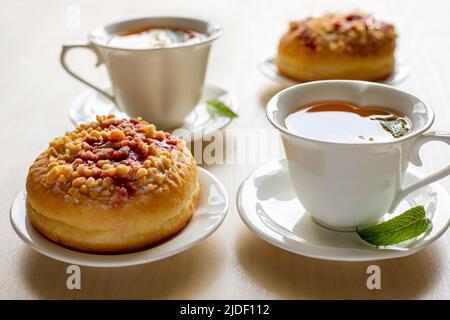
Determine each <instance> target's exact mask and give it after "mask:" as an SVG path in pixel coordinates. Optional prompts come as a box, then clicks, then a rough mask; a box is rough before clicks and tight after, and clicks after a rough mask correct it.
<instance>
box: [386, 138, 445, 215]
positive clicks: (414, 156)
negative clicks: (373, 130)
mask: <svg viewBox="0 0 450 320" xmlns="http://www.w3.org/2000/svg"><path fill="white" fill-rule="evenodd" d="M430 141H442V142H445V143H447V144H448V145H449V146H450V133H445V132H428V133H426V134H423V135H422V136H420V137H419V139H418V140H417V141H416V142H415V143H414V144H413V145H412V147H411V155H410V159H409V161H410V162H411V163H412V164H414V165H416V166H419V167H420V166H422V160H421V159H420V156H419V151H420V148H421V147H422V146H423V145H424V144H425V143H427V142H430ZM449 174H450V165H448V166H447V167H445V168H443V169H441V170H439V171H437V172H435V173H433V174H431V175H429V176H428V177H425V178H423V179H421V180H419V181H417V182H416V183H413V184H412V185H410V186H408V187H407V188H405V189H402V188H400V190H399V191H398V193H397V196H396V197H395V199H394V201H393V202H392V204H391V207H390V209H389V212H393V211H394V210H395V208H396V207H397V206H398V204H399V203H400V201H402V200H403V198H405V197H406V196H407V195H408V194H410V193H411V192H413V191H415V190H417V189H419V188H422V187H423V186H426V185H427V184H430V183H433V182H435V181H437V180H440V179H442V178H444V177H446V176H448V175H449Z"/></svg>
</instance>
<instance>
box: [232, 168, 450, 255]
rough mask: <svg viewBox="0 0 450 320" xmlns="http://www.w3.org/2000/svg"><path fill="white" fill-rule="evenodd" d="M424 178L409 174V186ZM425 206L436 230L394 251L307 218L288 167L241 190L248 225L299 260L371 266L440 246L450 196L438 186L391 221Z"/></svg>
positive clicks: (264, 173)
mask: <svg viewBox="0 0 450 320" xmlns="http://www.w3.org/2000/svg"><path fill="white" fill-rule="evenodd" d="M422 176H423V174H421V173H420V172H419V171H417V170H413V169H411V168H410V169H408V171H407V173H406V175H405V181H404V184H405V185H409V184H411V183H413V182H415V181H417V180H419V179H420V178H421V177H422ZM417 205H423V206H424V207H425V210H426V212H427V217H428V218H429V219H431V220H432V222H433V229H432V230H431V232H429V233H428V234H426V235H424V236H419V237H418V238H417V239H414V240H411V241H408V242H405V243H403V244H399V245H396V246H393V247H386V248H375V247H373V246H371V245H369V244H367V243H365V242H364V241H363V240H361V239H360V238H359V236H358V234H357V233H356V232H340V231H334V230H331V229H327V228H325V227H322V226H321V225H319V224H318V223H316V222H314V220H313V219H312V218H311V216H310V215H309V214H308V213H307V212H305V209H304V208H303V206H302V204H301V203H300V202H299V200H298V199H297V197H296V196H295V193H294V190H293V189H292V187H291V182H290V179H289V174H288V171H287V161H286V160H280V161H276V162H270V163H267V164H265V165H263V166H261V167H260V168H258V169H257V170H255V171H254V172H253V173H252V174H250V176H249V177H248V178H247V179H246V180H245V181H244V182H243V183H242V184H241V186H240V188H239V191H238V194H237V207H238V211H239V214H240V216H241V218H242V220H243V221H244V223H245V224H246V225H247V227H249V228H250V229H251V230H252V231H253V232H255V233H256V234H257V235H258V236H260V237H261V238H263V239H264V240H266V241H267V242H269V243H271V244H273V245H275V246H277V247H280V248H282V249H285V250H287V251H291V252H293V253H296V254H300V255H304V256H309V257H314V258H319V259H325V260H337V261H368V260H381V259H390V258H398V257H403V256H408V255H411V254H413V253H416V252H418V251H419V250H421V249H423V248H425V247H426V246H428V245H430V244H431V243H432V242H434V241H435V240H437V239H438V238H439V237H440V236H441V235H442V234H443V233H444V232H445V231H446V230H447V228H448V226H449V224H450V215H449V214H448V208H449V207H450V196H449V194H448V193H447V192H446V191H445V190H444V188H442V187H441V186H440V185H439V184H437V183H433V184H431V185H429V186H426V187H423V188H421V189H419V190H417V191H416V192H414V193H412V194H411V195H409V196H407V197H406V198H405V199H404V200H403V201H402V202H401V203H400V204H399V206H398V207H397V209H396V211H395V213H394V214H392V215H391V214H386V215H385V217H384V218H385V219H386V220H388V219H391V218H392V217H394V216H395V215H397V214H400V213H402V212H404V211H406V210H407V209H410V208H412V207H415V206H417Z"/></svg>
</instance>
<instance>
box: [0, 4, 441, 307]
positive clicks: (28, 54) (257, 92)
mask: <svg viewBox="0 0 450 320" xmlns="http://www.w3.org/2000/svg"><path fill="white" fill-rule="evenodd" d="M336 2H338V3H339V4H336ZM352 8H361V9H366V10H370V11H373V12H375V13H376V14H377V15H378V16H380V17H383V18H386V19H388V20H391V21H393V22H395V24H396V25H397V27H398V30H399V33H400V40H399V42H400V50H401V51H400V53H401V57H402V58H403V59H405V60H407V61H408V62H409V64H410V66H411V68H412V73H411V75H410V77H409V78H408V79H407V80H406V81H405V82H403V83H402V84H401V85H399V87H401V88H404V89H406V90H408V91H410V92H413V93H415V94H416V95H418V96H419V97H421V98H422V99H423V100H424V101H426V102H428V103H429V104H430V105H431V106H433V107H434V108H435V110H436V115H437V117H436V121H435V124H434V126H433V129H434V130H442V131H450V90H449V88H450V85H449V84H450V59H449V58H448V57H449V56H450V19H448V11H449V10H450V7H449V5H448V2H447V1H444V0H442V1H435V0H428V1H406V0H405V1H387V0H386V1H380V0H371V1H333V2H331V1H301V0H299V1H283V0H279V1H272V0H264V1H261V0H255V1H207V0H204V1H175V0H166V1H156V0H155V1H127V2H123V1H106V0H102V1H95V2H93V1H78V0H71V1H44V0H42V1H17V0H14V1H13V0H2V1H1V2H0V48H1V50H0V57H1V59H0V70H1V73H0V97H1V102H0V137H1V149H0V152H1V157H0V178H1V180H0V181H1V187H2V188H1V191H0V200H1V201H0V213H1V215H0V246H1V250H0V298H3V299H5V298H8V299H43V298H44V299H45V298H55V299H91V298H106V299H116V298H125V299H127V298H142V299H181V298H185V299H191V298H192V299H231V298H236V299H245V298H247V299H257V298H262V299H314V298H315V299H330V298H340V299H357V298H369V299H380V298H388V299H390V298H400V299H429V298H447V299H449V298H450V255H449V251H450V244H449V240H450V239H449V233H446V234H445V235H444V236H443V237H442V238H441V239H439V240H438V241H437V242H435V243H434V244H433V245H431V246H430V247H428V248H426V249H425V250H423V251H421V252H419V253H417V254H415V255H413V256H410V257H406V258H401V259H395V260H386V261H379V262H377V263H376V264H378V265H379V266H380V268H381V272H382V273H381V275H382V278H381V280H382V288H381V290H368V289H367V287H366V279H367V276H368V275H367V274H366V268H367V267H368V266H369V265H370V264H372V263H370V262H369V263H368V262H364V263H341V262H329V261H323V260H318V259H312V258H307V257H303V256H299V255H295V254H292V253H289V252H286V251H283V250H281V249H279V248H277V247H274V246H272V245H270V244H268V243H266V242H265V241H263V240H261V239H260V238H258V237H257V236H256V235H255V234H253V233H252V232H251V231H249V229H247V227H246V226H245V225H244V224H243V223H242V221H241V219H240V218H239V215H238V213H237V210H236V206H235V197H236V192H237V189H238V187H239V185H240V183H241V182H242V180H243V179H244V178H245V177H246V176H247V175H248V173H249V172H250V171H251V170H252V169H254V168H256V167H258V166H259V165H261V163H253V164H240V165H232V164H224V165H211V166H208V167H207V169H208V170H210V171H211V172H212V173H213V174H215V175H216V176H217V177H218V178H219V179H220V180H221V181H222V182H223V183H224V184H225V186H226V188H227V191H228V195H229V198H230V209H229V212H228V216H227V218H226V220H225V222H224V223H223V225H222V226H221V227H220V228H219V229H218V230H217V232H215V233H214V234H213V235H212V236H211V237H209V238H208V239H207V240H205V241H203V242H202V243H201V244H199V245H197V246H196V247H194V248H192V249H190V250H188V251H185V252H183V253H181V254H178V255H176V256H173V257H170V258H167V259H164V260H162V261H159V262H155V263H151V264H146V265H141V266H136V267H127V268H113V269H107V268H105V269H102V268H88V267H82V268H81V270H82V272H81V275H82V289H81V290H72V291H71V290H68V289H67V288H66V279H67V274H66V268H67V264H65V263H62V262H58V261H55V260H52V259H50V258H47V257H45V256H43V255H40V254H38V253H36V252H35V251H33V250H32V249H30V248H29V247H27V246H26V245H25V244H24V243H23V242H22V241H21V240H20V239H19V238H18V237H17V235H16V234H15V233H14V231H13V229H12V227H11V226H10V222H9V209H10V206H11V202H12V200H13V198H14V197H15V196H16V194H17V193H18V192H19V190H21V189H22V188H24V184H25V183H24V182H25V177H26V174H27V170H28V166H29V165H30V164H31V163H32V161H33V160H34V158H35V157H36V156H37V155H38V153H40V152H41V151H42V150H43V149H44V148H45V147H46V145H47V143H48V141H49V140H50V139H51V138H52V137H54V136H57V135H60V134H62V133H63V132H64V131H66V130H70V129H72V128H73V126H72V124H71V123H70V121H69V119H68V115H67V114H68V110H69V106H70V104H71V102H72V101H73V99H74V98H75V97H77V96H78V95H79V94H80V93H82V92H84V91H85V90H86V89H87V88H86V87H85V86H83V85H82V84H81V83H79V82H77V81H75V80H74V79H72V78H71V77H69V76H68V75H67V74H66V73H65V72H64V71H63V70H62V68H61V67H60V65H59V52H60V48H61V44H62V43H63V42H65V41H73V40H84V39H85V38H86V35H87V34H88V32H89V31H90V30H92V29H93V28H95V27H97V26H99V25H101V24H104V23H108V22H112V21H117V20H121V19H126V18H130V17H137V16H146V15H183V16H193V17H199V18H206V19H209V20H213V21H216V22H217V23H219V24H221V25H222V26H223V28H224V34H223V36H222V38H220V39H219V40H218V41H217V42H216V43H215V44H214V46H213V50H212V53H211V56H210V61H209V67H208V74H207V82H208V83H213V84H217V85H220V86H222V87H225V88H227V89H229V90H231V91H232V92H233V93H234V94H235V95H236V96H237V97H238V99H239V103H240V106H241V110H240V112H239V114H240V117H239V118H238V119H237V120H236V121H233V123H232V124H231V125H230V126H229V129H244V128H245V129H258V128H261V129H269V128H270V126H269V124H268V122H267V121H266V118H265V113H264V106H265V104H266V102H267V101H268V99H269V98H270V97H271V96H272V95H273V94H275V93H276V92H277V91H279V90H280V89H281V87H279V86H278V85H277V84H276V83H274V82H272V81H270V80H268V79H266V78H265V77H264V76H262V75H261V74H260V73H259V72H258V70H257V68H256V63H257V60H258V58H259V55H260V54H261V52H263V51H264V50H266V49H268V48H271V47H274V46H275V45H276V43H277V41H278V38H279V37H280V35H281V33H282V32H284V31H285V29H286V28H287V24H288V21H289V20H291V19H294V18H298V17H303V16H306V15H310V14H320V13H322V12H323V11H325V10H334V9H342V10H348V9H352ZM78 11H79V13H80V15H79V20H76V21H73V20H71V19H73V13H74V12H75V13H76V12H78ZM77 22H79V25H77ZM70 58H71V59H72V60H73V61H72V65H74V66H75V67H76V68H77V69H79V70H80V72H82V73H84V74H86V75H88V76H89V77H90V79H93V81H96V82H97V83H101V82H106V81H107V77H106V75H105V71H104V70H94V68H93V63H94V62H93V57H92V56H90V55H88V54H85V53H84V52H80V53H74V54H72V56H71V57H70ZM280 156H282V155H280ZM277 157H278V156H277V155H275V156H274V159H276V158H277ZM422 157H423V159H424V163H425V165H424V167H423V170H424V171H425V172H432V171H434V170H436V169H438V168H441V167H443V166H445V165H447V164H448V163H449V162H450V150H449V149H448V147H446V146H445V145H444V144H439V143H433V144H430V145H427V146H426V147H424V148H423V150H422ZM441 184H442V185H443V186H444V187H445V188H446V189H447V190H450V179H448V178H447V179H444V180H442V181H441ZM449 214H450V208H449Z"/></svg>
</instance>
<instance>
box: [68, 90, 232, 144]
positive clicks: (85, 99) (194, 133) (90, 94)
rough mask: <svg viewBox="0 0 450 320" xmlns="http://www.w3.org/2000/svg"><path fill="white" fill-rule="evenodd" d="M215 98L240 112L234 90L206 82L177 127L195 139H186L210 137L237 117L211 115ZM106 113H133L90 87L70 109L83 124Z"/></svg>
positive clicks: (75, 120)
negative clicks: (210, 106)
mask: <svg viewBox="0 0 450 320" xmlns="http://www.w3.org/2000/svg"><path fill="white" fill-rule="evenodd" d="M103 89H104V90H105V91H107V92H112V90H111V88H110V87H106V88H103ZM213 99H217V100H219V101H221V102H223V103H224V104H225V105H227V106H228V107H229V108H230V109H231V110H232V111H234V112H235V113H237V111H238V109H239V105H238V102H237V98H236V97H235V96H234V95H233V94H232V93H231V92H229V91H227V90H225V89H223V88H221V87H218V86H214V85H205V87H204V88H203V94H202V97H201V99H200V102H199V103H198V105H197V106H196V107H195V109H194V110H193V111H192V112H191V113H190V114H189V115H188V116H187V117H186V119H185V121H184V123H183V125H182V126H180V127H179V128H177V129H176V130H179V129H185V130H187V131H188V132H189V133H190V135H191V137H190V138H191V139H190V138H189V136H187V137H186V136H183V139H184V140H186V141H194V140H200V139H206V138H208V137H210V136H211V135H212V134H213V133H214V132H217V131H219V130H220V129H222V128H224V127H225V126H227V125H228V124H229V123H230V122H231V121H232V120H233V119H231V118H229V117H225V116H221V115H219V114H217V115H216V116H215V117H211V116H210V114H209V113H208V111H207V108H206V102H207V101H209V100H213ZM105 114H115V115H116V118H129V116H128V115H127V114H126V113H124V112H121V111H120V110H119V109H118V108H117V106H116V105H115V104H114V103H113V102H112V101H111V100H109V99H108V98H106V97H104V96H103V95H102V94H100V93H99V92H97V91H95V90H87V91H86V92H84V93H82V94H81V95H80V96H78V97H77V98H76V99H75V100H74V101H73V103H72V105H71V107H70V110H69V118H70V120H71V121H72V123H73V124H75V125H79V124H80V123H83V122H91V121H95V117H96V116H97V115H105ZM150 122H151V119H150ZM175 135H176V132H175Z"/></svg>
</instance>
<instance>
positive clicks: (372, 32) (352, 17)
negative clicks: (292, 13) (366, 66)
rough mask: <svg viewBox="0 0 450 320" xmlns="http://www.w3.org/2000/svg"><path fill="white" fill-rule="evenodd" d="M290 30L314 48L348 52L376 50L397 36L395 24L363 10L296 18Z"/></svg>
mask: <svg viewBox="0 0 450 320" xmlns="http://www.w3.org/2000/svg"><path fill="white" fill-rule="evenodd" d="M289 31H290V32H292V33H294V36H295V37H296V38H298V39H299V40H300V41H301V42H302V43H303V44H304V45H305V46H306V47H308V48H310V49H311V50H316V51H330V52H336V53H346V54H367V53H371V52H376V51H377V50H378V49H380V48H382V47H383V46H385V45H386V44H389V43H392V42H393V40H395V39H396V37H397V34H396V31H395V28H394V26H393V25H392V24H389V23H386V22H383V21H380V20H377V19H375V18H374V17H373V15H371V14H368V13H365V12H360V11H353V12H350V13H348V14H341V13H326V14H325V15H323V16H321V17H310V18H307V19H304V20H301V21H293V22H291V23H290V26H289Z"/></svg>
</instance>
